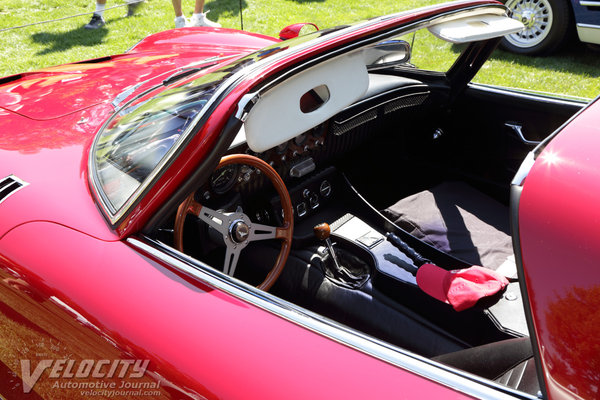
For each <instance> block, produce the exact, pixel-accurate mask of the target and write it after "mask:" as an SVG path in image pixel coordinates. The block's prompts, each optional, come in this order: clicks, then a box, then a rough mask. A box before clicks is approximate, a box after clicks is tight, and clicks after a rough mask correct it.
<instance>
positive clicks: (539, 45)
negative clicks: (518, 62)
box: [501, 0, 571, 55]
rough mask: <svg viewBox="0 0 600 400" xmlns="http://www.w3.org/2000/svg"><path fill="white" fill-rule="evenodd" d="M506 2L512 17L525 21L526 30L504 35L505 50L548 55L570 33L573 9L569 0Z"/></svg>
mask: <svg viewBox="0 0 600 400" xmlns="http://www.w3.org/2000/svg"><path fill="white" fill-rule="evenodd" d="M505 4H506V7H507V8H508V9H510V11H511V12H512V17H513V18H514V19H517V20H519V21H521V22H523V24H524V25H525V29H524V30H523V31H521V32H518V33H513V34H511V35H506V36H505V37H504V38H503V39H502V42H501V47H502V48H504V49H505V50H508V51H512V52H513V53H518V54H527V55H546V54H550V53H552V52H553V51H555V50H557V49H558V48H559V47H560V46H561V45H562V44H563V43H564V42H565V40H566V38H567V37H568V32H569V24H570V19H571V10H570V8H569V4H568V2H566V1H565V0H507V1H506V2H505Z"/></svg>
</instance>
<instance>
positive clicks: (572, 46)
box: [452, 41, 600, 78]
mask: <svg viewBox="0 0 600 400" xmlns="http://www.w3.org/2000/svg"><path fill="white" fill-rule="evenodd" d="M462 49H463V47H461V46H460V45H453V46H452V51H454V52H455V53H457V54H458V53H460V52H461V51H462ZM599 58H600V52H599V51H594V50H592V49H590V48H589V46H587V45H585V44H584V43H581V42H577V41H573V42H571V43H568V44H567V45H566V46H565V47H564V48H563V49H562V50H560V51H558V52H557V53H555V54H553V55H551V56H546V57H534V56H524V55H520V54H514V53H510V52H508V51H504V50H501V49H500V48H498V49H496V50H495V51H494V53H493V54H492V56H491V57H490V59H491V60H499V61H506V62H509V63H515V64H518V65H520V66H523V67H531V68H537V69H540V70H546V71H550V72H552V71H555V72H569V73H572V74H576V75H584V76H588V77H591V78H598V77H600V69H598V67H597V65H598V59H599Z"/></svg>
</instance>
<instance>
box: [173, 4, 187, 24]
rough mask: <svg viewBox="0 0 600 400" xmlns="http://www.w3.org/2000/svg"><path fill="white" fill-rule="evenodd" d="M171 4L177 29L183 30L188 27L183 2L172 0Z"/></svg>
mask: <svg viewBox="0 0 600 400" xmlns="http://www.w3.org/2000/svg"><path fill="white" fill-rule="evenodd" d="M171 3H173V11H175V28H183V27H184V26H186V25H187V19H185V15H183V10H182V9H181V0H171Z"/></svg>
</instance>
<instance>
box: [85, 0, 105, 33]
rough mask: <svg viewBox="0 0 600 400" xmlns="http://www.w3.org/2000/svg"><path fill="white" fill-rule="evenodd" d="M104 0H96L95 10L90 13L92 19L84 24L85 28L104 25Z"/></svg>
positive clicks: (96, 27) (95, 27)
mask: <svg viewBox="0 0 600 400" xmlns="http://www.w3.org/2000/svg"><path fill="white" fill-rule="evenodd" d="M105 5H106V0H96V11H94V14H92V19H91V20H90V22H88V24H87V25H85V26H84V28H85V29H98V28H100V27H102V26H104V24H105V22H104V8H105Z"/></svg>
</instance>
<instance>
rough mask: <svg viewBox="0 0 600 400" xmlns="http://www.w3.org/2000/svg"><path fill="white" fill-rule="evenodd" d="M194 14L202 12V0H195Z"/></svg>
mask: <svg viewBox="0 0 600 400" xmlns="http://www.w3.org/2000/svg"><path fill="white" fill-rule="evenodd" d="M194 14H204V0H196V5H195V6H194Z"/></svg>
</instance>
